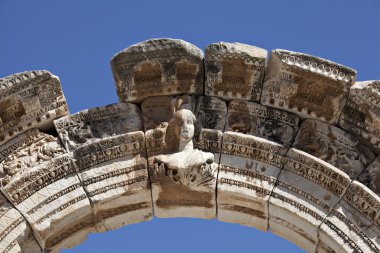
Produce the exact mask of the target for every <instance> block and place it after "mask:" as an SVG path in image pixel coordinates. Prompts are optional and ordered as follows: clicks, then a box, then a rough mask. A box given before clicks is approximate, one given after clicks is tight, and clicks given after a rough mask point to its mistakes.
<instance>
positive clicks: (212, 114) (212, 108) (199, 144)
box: [194, 96, 227, 164]
mask: <svg viewBox="0 0 380 253" xmlns="http://www.w3.org/2000/svg"><path fill="white" fill-rule="evenodd" d="M195 115H196V123H195V136H194V146H195V148H198V149H200V150H203V151H206V152H211V153H213V154H214V160H215V162H216V163H218V164H219V159H220V151H221V148H222V136H223V130H224V125H225V121H226V115H227V104H226V102H225V101H223V100H221V99H219V98H217V97H205V96H199V97H198V98H197V100H196V105H195Z"/></svg>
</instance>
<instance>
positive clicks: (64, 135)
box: [54, 103, 153, 232]
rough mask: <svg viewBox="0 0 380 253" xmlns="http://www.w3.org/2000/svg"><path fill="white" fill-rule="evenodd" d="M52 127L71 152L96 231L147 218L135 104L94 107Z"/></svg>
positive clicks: (147, 191) (146, 191) (144, 170)
mask: <svg viewBox="0 0 380 253" xmlns="http://www.w3.org/2000/svg"><path fill="white" fill-rule="evenodd" d="M54 123H55V125H56V128H57V131H58V133H59V135H60V137H61V139H62V140H63V142H64V144H65V146H66V147H67V149H68V150H70V151H72V157H73V158H74V163H75V165H76V167H77V169H78V173H79V177H80V179H81V182H82V184H83V187H84V189H85V191H86V193H87V196H88V197H89V199H90V202H91V206H92V209H93V213H94V216H95V220H96V230H97V231H100V232H103V231H107V230H111V229H116V228H119V227H122V226H125V225H127V224H131V223H136V222H142V221H145V220H149V219H150V218H151V217H152V215H153V214H152V213H153V211H152V201H151V192H150V186H149V183H148V170H147V160H146V150H145V138H144V133H143V132H142V131H141V130H142V118H141V113H140V109H139V108H138V107H137V106H136V105H134V104H128V103H120V104H111V105H108V106H104V107H96V108H92V109H88V110H85V111H81V112H78V113H76V114H74V115H70V116H67V117H63V118H61V119H59V120H56V121H55V122H54Z"/></svg>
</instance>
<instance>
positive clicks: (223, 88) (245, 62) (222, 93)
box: [205, 42, 267, 102]
mask: <svg viewBox="0 0 380 253" xmlns="http://www.w3.org/2000/svg"><path fill="white" fill-rule="evenodd" d="M266 59H267V50H265V49H262V48H258V47H255V46H250V45H246V44H241V43H227V42H218V43H213V44H210V45H208V46H207V47H206V55H205V69H206V85H205V94H206V95H208V96H217V97H221V98H223V99H227V100H231V99H233V98H239V99H244V100H252V101H256V102H258V101H260V94H261V88H262V83H263V79H264V71H265V64H266Z"/></svg>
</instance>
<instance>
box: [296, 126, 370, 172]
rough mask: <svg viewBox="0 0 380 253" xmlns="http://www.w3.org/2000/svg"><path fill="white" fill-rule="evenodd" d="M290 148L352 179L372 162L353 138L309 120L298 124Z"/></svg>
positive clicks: (336, 128) (355, 138) (335, 128)
mask: <svg viewBox="0 0 380 253" xmlns="http://www.w3.org/2000/svg"><path fill="white" fill-rule="evenodd" d="M293 147H294V148H296V149H299V150H302V151H305V152H306V153H309V154H311V155H313V156H315V157H317V158H319V159H322V160H323V161H325V162H328V163H330V164H332V165H333V166H335V167H337V168H338V169H340V170H342V171H343V172H345V173H346V174H347V175H349V176H350V178H352V179H355V178H356V177H357V176H358V175H359V174H360V173H361V172H362V171H363V170H364V169H365V168H366V167H367V166H368V165H369V164H370V163H371V162H372V161H373V160H374V159H375V154H374V153H373V152H372V151H371V150H369V149H368V148H367V147H366V146H364V145H362V144H361V143H360V142H359V141H358V138H357V137H356V136H354V135H352V134H350V133H348V132H346V131H344V130H342V129H340V128H338V127H335V126H332V125H329V124H327V123H324V122H321V121H318V120H313V119H307V120H305V121H304V122H302V124H301V127H300V129H299V131H298V134H297V136H296V138H295V141H294V143H293Z"/></svg>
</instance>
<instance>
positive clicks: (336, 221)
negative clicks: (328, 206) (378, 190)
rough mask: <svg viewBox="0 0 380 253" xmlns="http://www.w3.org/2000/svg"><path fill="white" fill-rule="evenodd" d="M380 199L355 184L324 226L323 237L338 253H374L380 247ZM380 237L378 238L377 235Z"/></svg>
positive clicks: (325, 242) (320, 236)
mask: <svg viewBox="0 0 380 253" xmlns="http://www.w3.org/2000/svg"><path fill="white" fill-rule="evenodd" d="M379 217H380V199H379V197H378V196H376V195H375V194H374V193H372V192H371V191H369V190H368V188H366V187H364V186H363V185H362V184H360V183H359V182H356V181H354V182H353V183H352V184H351V185H350V187H349V188H348V190H347V192H346V193H345V195H344V196H343V198H342V200H341V201H340V202H339V204H338V205H336V206H335V208H334V210H333V211H332V212H331V213H330V214H329V216H328V217H327V219H326V220H325V221H324V222H323V224H322V225H321V228H320V231H319V238H320V240H321V241H323V245H324V247H325V248H330V249H332V250H334V251H335V252H342V251H339V250H341V248H343V249H344V250H345V251H344V252H355V253H356V252H357V253H372V252H379V251H380V248H379V246H378V244H377V243H376V239H375V238H373V235H374V234H373V231H376V229H377V228H376V227H378V226H379V223H380V219H379ZM377 236H378V235H377Z"/></svg>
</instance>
